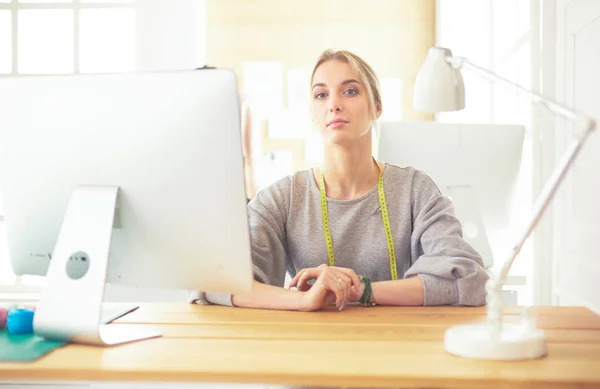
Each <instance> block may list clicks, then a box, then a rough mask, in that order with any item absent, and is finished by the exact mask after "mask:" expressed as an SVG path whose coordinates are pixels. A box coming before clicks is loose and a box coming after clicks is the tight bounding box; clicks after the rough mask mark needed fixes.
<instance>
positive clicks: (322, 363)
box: [0, 303, 600, 389]
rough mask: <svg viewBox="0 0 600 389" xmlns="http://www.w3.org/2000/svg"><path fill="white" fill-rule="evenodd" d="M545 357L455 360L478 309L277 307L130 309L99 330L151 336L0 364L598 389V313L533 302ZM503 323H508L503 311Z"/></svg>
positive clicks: (96, 377)
mask: <svg viewBox="0 0 600 389" xmlns="http://www.w3.org/2000/svg"><path fill="white" fill-rule="evenodd" d="M533 312H534V313H535V315H536V317H537V320H538V325H539V326H540V327H541V328H542V329H544V330H546V334H547V336H548V355H547V356H546V357H545V358H543V359H539V360H533V361H519V362H490V361H476V360H469V359H463V358H459V357H455V356H453V355H450V354H448V353H447V352H446V351H445V350H444V347H443V336H444V330H445V329H446V328H448V327H450V326H452V325H455V324H464V323H472V322H478V321H479V322H481V321H483V320H484V319H485V308H483V307H479V308H470V307H379V306H378V307H372V308H362V307H359V306H351V307H346V308H345V309H344V310H343V311H341V312H338V311H337V310H334V309H331V310H328V311H321V312H310V313H302V312H278V311H267V310H253V309H242V308H229V307H219V306H199V305H190V304H185V303H152V304H141V307H140V309H138V310H137V311H135V312H133V313H130V314H129V315H127V316H125V317H123V318H121V319H119V320H117V321H116V322H115V323H114V324H111V325H120V326H121V325H122V326H132V325H142V326H145V327H152V328H157V329H159V330H161V331H162V333H163V336H162V337H161V338H156V339H150V340H144V341H140V342H136V343H130V344H125V345H120V346H116V347H112V348H99V347H91V346H82V345H74V344H71V345H68V346H66V347H63V348H61V349H58V350H55V351H53V352H52V353H50V354H48V355H47V356H45V357H43V358H42V359H40V360H39V361H36V362H33V363H0V382H2V381H4V382H7V381H11V382H12V381H20V380H24V381H47V380H48V381H69V380H74V381H154V382H157V381H159V382H230V383H270V384H284V385H293V386H308V387H311V386H312V387H314V386H319V387H324V386H329V387H369V388H372V387H381V388H400V387H410V388H415V387H426V388H507V387H510V388H544V389H546V388H571V387H573V388H600V316H598V315H596V314H594V313H593V312H591V311H589V310H588V309H586V308H581V307H536V308H534V310H533ZM505 318H506V321H508V322H516V321H517V320H518V318H519V316H518V312H517V310H516V309H509V310H507V311H506V312H505Z"/></svg>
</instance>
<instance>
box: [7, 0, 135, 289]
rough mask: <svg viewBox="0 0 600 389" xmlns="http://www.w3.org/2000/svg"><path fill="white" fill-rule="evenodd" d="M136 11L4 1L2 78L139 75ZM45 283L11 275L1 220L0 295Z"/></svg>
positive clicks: (121, 6)
mask: <svg viewBox="0 0 600 389" xmlns="http://www.w3.org/2000/svg"><path fill="white" fill-rule="evenodd" d="M138 7H139V5H138V3H137V2H134V1H132V0H104V1H102V0H12V1H10V0H0V77H16V76H27V75H36V74H81V73H100V72H102V73H107V72H129V71H133V70H135V69H136V40H137V39H136V38H137V37H136V31H137V29H136V15H137V10H138ZM3 213H4V212H3V210H2V199H1V193H0V215H2V214H3ZM41 282H42V280H41V279H40V278H39V277H31V276H23V277H15V276H14V275H13V272H12V268H11V266H10V261H9V254H8V247H7V241H6V229H5V226H4V222H3V221H2V218H1V217H0V291H2V290H3V289H4V290H6V289H9V290H11V291H37V289H38V285H39V284H40V283H41Z"/></svg>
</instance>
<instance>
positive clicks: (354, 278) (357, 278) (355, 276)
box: [336, 267, 362, 289]
mask: <svg viewBox="0 0 600 389" xmlns="http://www.w3.org/2000/svg"><path fill="white" fill-rule="evenodd" d="M336 270H339V271H341V272H342V273H344V274H345V275H347V276H348V277H350V278H351V279H352V285H353V286H356V288H357V289H358V288H359V287H360V284H361V281H360V280H361V278H362V277H360V276H359V275H358V274H356V272H355V271H354V270H352V269H349V268H347V267H337V268H336Z"/></svg>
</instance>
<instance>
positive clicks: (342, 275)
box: [330, 268, 355, 290]
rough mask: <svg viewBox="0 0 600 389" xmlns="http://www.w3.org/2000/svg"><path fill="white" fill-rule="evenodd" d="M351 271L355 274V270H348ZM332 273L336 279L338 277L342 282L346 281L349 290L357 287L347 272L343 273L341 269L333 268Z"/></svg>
mask: <svg viewBox="0 0 600 389" xmlns="http://www.w3.org/2000/svg"><path fill="white" fill-rule="evenodd" d="M347 270H350V271H351V272H354V270H351V269H347ZM330 273H331V274H333V275H334V277H337V278H339V279H341V280H343V281H344V283H345V284H346V285H347V286H348V290H350V289H351V288H353V287H355V285H354V280H353V279H352V277H350V276H349V275H348V274H347V273H346V272H344V271H342V270H341V269H339V268H337V269H336V268H332V269H331V270H330ZM337 278H336V279H337Z"/></svg>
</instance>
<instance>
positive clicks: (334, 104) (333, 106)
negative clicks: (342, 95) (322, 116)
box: [328, 97, 342, 112]
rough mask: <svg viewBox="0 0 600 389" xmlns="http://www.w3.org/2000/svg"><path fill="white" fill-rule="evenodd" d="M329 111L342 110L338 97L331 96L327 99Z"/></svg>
mask: <svg viewBox="0 0 600 389" xmlns="http://www.w3.org/2000/svg"><path fill="white" fill-rule="evenodd" d="M328 108H329V112H342V104H341V102H340V101H339V99H337V98H335V97H332V98H330V99H329V107H328Z"/></svg>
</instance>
